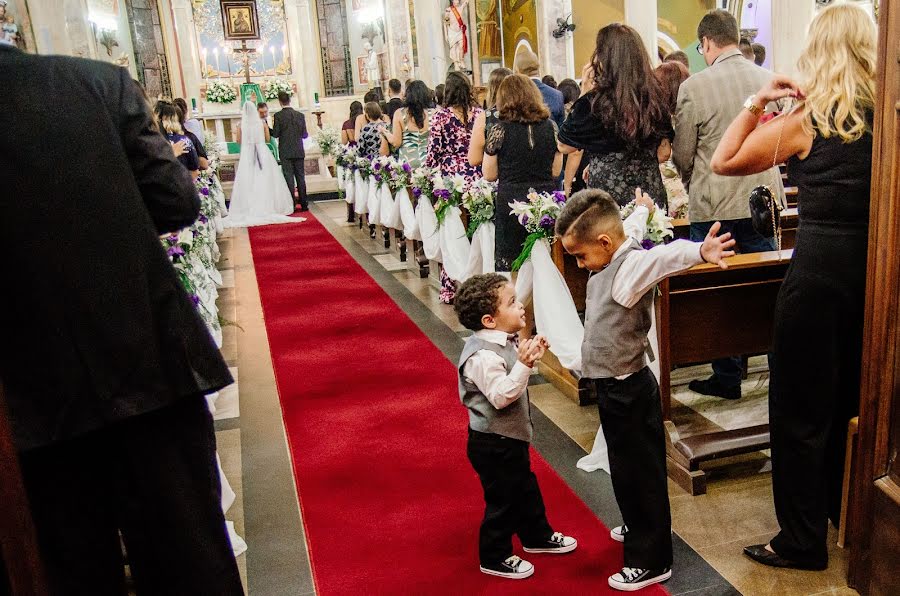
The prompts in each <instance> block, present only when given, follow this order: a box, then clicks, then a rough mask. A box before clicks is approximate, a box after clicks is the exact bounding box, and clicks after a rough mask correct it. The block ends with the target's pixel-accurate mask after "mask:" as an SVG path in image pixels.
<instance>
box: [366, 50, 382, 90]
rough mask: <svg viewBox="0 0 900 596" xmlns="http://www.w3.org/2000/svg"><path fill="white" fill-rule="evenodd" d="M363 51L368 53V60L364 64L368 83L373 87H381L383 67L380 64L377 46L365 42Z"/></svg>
mask: <svg viewBox="0 0 900 596" xmlns="http://www.w3.org/2000/svg"><path fill="white" fill-rule="evenodd" d="M363 50H364V51H365V52H366V59H365V61H364V62H363V66H364V69H365V71H366V83H367V84H368V85H370V86H371V87H380V86H381V67H380V65H379V64H378V54H377V53H375V46H373V45H372V42H370V41H369V40H366V41H364V42H363Z"/></svg>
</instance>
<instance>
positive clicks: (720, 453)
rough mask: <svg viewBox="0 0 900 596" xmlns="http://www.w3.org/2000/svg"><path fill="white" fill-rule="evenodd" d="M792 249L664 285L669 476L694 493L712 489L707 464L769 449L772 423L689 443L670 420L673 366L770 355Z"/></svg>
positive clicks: (661, 322)
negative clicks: (705, 469)
mask: <svg viewBox="0 0 900 596" xmlns="http://www.w3.org/2000/svg"><path fill="white" fill-rule="evenodd" d="M792 252H793V251H791V250H786V251H782V252H781V253H779V252H777V251H772V252H763V253H751V254H743V255H737V256H735V257H733V258H731V259H729V260H728V264H729V268H728V269H727V270H722V269H720V268H719V267H718V266H716V265H709V264H703V265H698V266H696V267H693V268H692V269H689V270H688V271H684V272H682V273H680V274H677V275H674V276H672V277H670V278H668V279H666V280H664V281H663V282H662V283H660V285H659V289H660V296H659V298H658V299H657V313H656V314H657V332H658V337H659V352H660V353H659V354H658V357H659V360H660V396H661V399H662V408H663V419H664V420H665V421H666V427H667V430H668V431H669V433H668V434H669V437H668V438H669V441H668V442H667V444H666V454H667V458H666V459H667V462H666V463H667V468H668V472H669V477H670V478H672V480H674V481H675V482H676V483H678V485H679V486H681V487H682V488H684V489H685V490H686V491H687V492H689V493H690V494H692V495H701V494H704V493H705V492H706V474H705V473H704V472H703V471H702V470H701V469H700V464H701V463H702V462H705V461H710V460H712V459H717V458H721V457H728V456H732V455H737V454H742V453H752V452H754V451H759V450H761V449H766V448H768V446H769V434H768V426H767V425H759V426H754V427H750V428H745V429H737V430H730V431H718V432H713V433H708V434H704V435H695V436H693V437H690V438H688V439H684V440H682V439H681V438H680V437H679V435H678V432H677V429H676V428H675V426H674V424H673V423H672V422H671V371H672V368H673V367H675V366H678V365H688V364H696V363H701V362H710V361H711V360H714V359H716V358H723V357H726V356H733V355H735V354H764V353H766V352H768V351H769V350H770V347H771V343H772V329H773V318H774V312H775V299H776V296H777V294H778V290H779V288H780V287H781V282H782V280H783V279H784V275H785V273H786V271H787V267H788V264H789V263H790V257H791V254H792ZM712 327H714V328H715V331H714V330H713V329H712Z"/></svg>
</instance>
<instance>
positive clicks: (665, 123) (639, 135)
mask: <svg viewBox="0 0 900 596" xmlns="http://www.w3.org/2000/svg"><path fill="white" fill-rule="evenodd" d="M581 85H582V89H584V90H585V94H584V95H582V96H581V97H580V98H579V99H578V100H577V101H576V102H575V103H574V104H573V105H572V110H571V112H569V115H568V117H567V118H566V121H565V122H564V123H563V126H562V129H560V131H559V149H560V151H562V152H563V153H574V152H575V151H578V150H584V157H583V158H582V163H581V167H582V168H584V169H585V176H586V178H587V186H588V188H599V189H601V190H605V191H606V192H608V193H609V194H610V195H612V197H613V198H614V199H615V200H616V201H617V202H618V203H619V205H625V204H626V203H629V202H630V201H632V200H633V199H634V189H635V188H637V187H640V188H641V189H642V190H643V191H644V192H645V193H647V194H648V195H650V196H651V197H652V198H653V200H654V201H655V202H656V204H657V205H659V206H660V207H661V208H662V209H663V210H666V190H665V187H664V186H663V181H662V176H661V175H660V173H659V162H658V161H657V158H656V150H657V148H658V147H659V144H660V142H661V141H662V140H663V139H665V138H668V139H672V138H673V136H674V132H673V130H672V114H671V112H670V110H669V107H668V106H667V105H666V103H665V98H664V94H663V93H662V90H661V88H660V85H659V82H658V81H657V79H656V77H655V76H654V75H653V67H652V66H650V59H649V58H648V56H647V50H646V49H645V48H644V44H643V42H642V41H641V37H640V35H638V33H637V31H635V30H634V29H632V28H631V27H629V26H627V25H622V24H620V23H613V24H611V25H607V26H606V27H604V28H603V29H600V31H599V32H598V33H597V45H596V48H595V50H594V55H593V56H592V57H591V63H590V64H588V65H587V66H585V67H584V70H583V71H582V83H581Z"/></svg>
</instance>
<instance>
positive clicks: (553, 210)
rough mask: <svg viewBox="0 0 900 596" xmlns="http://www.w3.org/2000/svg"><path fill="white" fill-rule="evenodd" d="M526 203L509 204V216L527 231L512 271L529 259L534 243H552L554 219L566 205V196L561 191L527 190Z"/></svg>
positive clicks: (515, 202) (514, 202) (519, 267)
mask: <svg viewBox="0 0 900 596" xmlns="http://www.w3.org/2000/svg"><path fill="white" fill-rule="evenodd" d="M527 198H528V200H527V201H513V202H512V203H510V204H509V207H510V209H511V211H512V213H511V214H510V215H512V216H513V217H515V218H516V219H518V220H519V223H520V224H522V225H523V226H524V227H525V229H526V230H527V231H528V237H527V238H526V239H525V243H524V244H523V245H522V252H521V253H519V256H518V257H516V260H515V261H513V264H512V270H513V271H518V270H519V269H521V268H522V265H524V264H525V262H526V261H527V260H528V259H529V258H530V257H531V251H532V249H533V248H534V244H535V242H538V241H539V240H543V239H546V240H547V242H548V243H553V241H554V240H555V238H554V231H553V230H554V226H556V218H557V217H559V212H560V211H562V208H563V205H565V204H566V195H565V193H563V192H562V191H558V190H556V191H553V192H540V193H539V192H537V191H535V190H534V189H533V188H532V189H530V190H529V192H528V196H527Z"/></svg>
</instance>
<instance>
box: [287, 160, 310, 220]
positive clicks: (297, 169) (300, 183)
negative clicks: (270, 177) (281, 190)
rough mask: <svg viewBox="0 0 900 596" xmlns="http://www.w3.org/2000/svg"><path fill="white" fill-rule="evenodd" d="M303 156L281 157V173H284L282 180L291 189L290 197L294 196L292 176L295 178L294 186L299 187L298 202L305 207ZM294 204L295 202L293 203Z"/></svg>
mask: <svg viewBox="0 0 900 596" xmlns="http://www.w3.org/2000/svg"><path fill="white" fill-rule="evenodd" d="M305 161H306V160H305V158H303V157H282V158H281V173H282V174H284V181H285V182H287V187H288V190H289V191H291V199H292V200H293V197H294V188H295V185H294V178H296V179H297V184H296V188H298V189H299V192H298V193H297V195H298V202H299V204H300V207H302V208H303V209H306V208H307V203H306V170H304V162H305ZM294 204H295V205H296V204H297V203H294Z"/></svg>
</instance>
